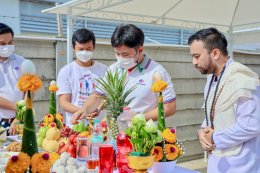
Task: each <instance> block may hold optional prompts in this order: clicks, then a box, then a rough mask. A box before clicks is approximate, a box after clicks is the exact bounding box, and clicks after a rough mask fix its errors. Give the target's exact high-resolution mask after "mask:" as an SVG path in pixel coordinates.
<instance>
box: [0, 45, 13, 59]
mask: <svg viewBox="0 0 260 173" xmlns="http://www.w3.org/2000/svg"><path fill="white" fill-rule="evenodd" d="M13 51H14V45H4V46H0V57H4V58H6V57H9V56H10V55H11V54H12V53H13Z"/></svg>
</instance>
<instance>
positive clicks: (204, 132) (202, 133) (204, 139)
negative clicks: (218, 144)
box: [198, 127, 215, 151]
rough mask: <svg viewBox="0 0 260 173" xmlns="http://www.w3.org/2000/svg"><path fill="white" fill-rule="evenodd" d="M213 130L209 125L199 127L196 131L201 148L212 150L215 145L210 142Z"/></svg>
mask: <svg viewBox="0 0 260 173" xmlns="http://www.w3.org/2000/svg"><path fill="white" fill-rule="evenodd" d="M212 133H213V130H212V129H211V128H210V127H205V128H204V129H200V130H199V132H198V137H199V141H200V144H201V146H202V148H203V149H204V150H205V151H212V150H213V149H214V148H215V145H214V144H213V143H212V142H211V135H210V134H212Z"/></svg>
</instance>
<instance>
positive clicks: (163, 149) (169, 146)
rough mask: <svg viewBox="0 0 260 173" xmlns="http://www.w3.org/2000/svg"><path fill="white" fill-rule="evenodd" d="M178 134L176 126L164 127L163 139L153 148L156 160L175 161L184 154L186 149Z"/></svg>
mask: <svg viewBox="0 0 260 173" xmlns="http://www.w3.org/2000/svg"><path fill="white" fill-rule="evenodd" d="M176 136H177V135H176V130H175V129H174V128H172V129H169V128H166V129H164V131H163V132H162V138H163V141H162V142H161V143H158V144H157V145H156V146H155V147H154V150H153V155H154V156H155V160H154V161H156V162H160V161H162V162H164V161H173V160H176V159H177V158H178V157H180V156H182V155H183V154H184V152H185V149H184V147H183V145H182V143H181V142H180V141H179V140H178V139H177V138H176Z"/></svg>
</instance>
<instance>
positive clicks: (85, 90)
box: [78, 74, 95, 106]
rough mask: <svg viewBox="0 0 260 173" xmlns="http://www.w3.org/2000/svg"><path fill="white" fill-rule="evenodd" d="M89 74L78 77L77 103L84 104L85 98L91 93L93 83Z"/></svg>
mask: <svg viewBox="0 0 260 173" xmlns="http://www.w3.org/2000/svg"><path fill="white" fill-rule="evenodd" d="M93 80H94V79H93V78H92V75H91V74H85V75H84V76H82V77H81V78H80V79H79V95H78V105H79V106H81V105H83V104H84V102H85V101H86V99H87V98H88V97H89V96H90V95H91V94H92V93H93V91H94V88H95V86H94V85H95V84H94V81H93Z"/></svg>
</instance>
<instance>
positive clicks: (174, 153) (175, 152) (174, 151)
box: [165, 144, 180, 160]
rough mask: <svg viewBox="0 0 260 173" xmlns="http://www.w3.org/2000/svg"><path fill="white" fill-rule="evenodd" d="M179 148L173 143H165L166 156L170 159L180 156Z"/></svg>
mask: <svg viewBox="0 0 260 173" xmlns="http://www.w3.org/2000/svg"><path fill="white" fill-rule="evenodd" d="M179 151H180V150H179V148H178V147H177V146H175V145H173V144H166V145H165V152H166V158H167V159H168V160H174V159H176V158H177V157H178V156H179Z"/></svg>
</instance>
